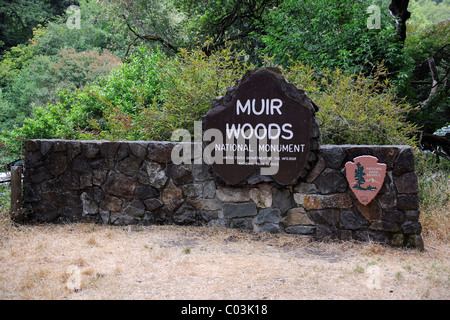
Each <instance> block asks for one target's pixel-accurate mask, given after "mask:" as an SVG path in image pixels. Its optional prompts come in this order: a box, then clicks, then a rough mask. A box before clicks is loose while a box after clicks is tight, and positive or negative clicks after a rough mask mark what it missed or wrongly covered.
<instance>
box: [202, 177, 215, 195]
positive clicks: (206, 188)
mask: <svg viewBox="0 0 450 320" xmlns="http://www.w3.org/2000/svg"><path fill="white" fill-rule="evenodd" d="M202 194H203V195H202V197H203V198H205V199H213V198H214V197H215V196H216V183H215V182H214V181H206V182H204V183H203V191H202Z"/></svg>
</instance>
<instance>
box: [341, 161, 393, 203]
mask: <svg viewBox="0 0 450 320" xmlns="http://www.w3.org/2000/svg"><path fill="white" fill-rule="evenodd" d="M345 172H346V176H347V181H348V183H349V185H350V189H351V190H352V191H353V193H354V194H355V196H356V198H357V199H358V201H359V202H360V203H362V204H363V205H368V204H369V203H370V202H371V201H372V200H373V199H374V198H375V197H376V195H377V194H378V192H380V190H381V187H382V186H383V183H384V177H385V176H386V164H384V163H378V159H377V158H376V157H373V156H360V157H356V158H355V159H353V162H351V161H349V162H347V163H346V164H345Z"/></svg>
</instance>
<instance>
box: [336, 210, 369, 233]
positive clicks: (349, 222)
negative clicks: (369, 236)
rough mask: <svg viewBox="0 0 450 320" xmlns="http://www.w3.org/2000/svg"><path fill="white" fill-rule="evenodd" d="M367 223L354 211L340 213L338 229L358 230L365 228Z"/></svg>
mask: <svg viewBox="0 0 450 320" xmlns="http://www.w3.org/2000/svg"><path fill="white" fill-rule="evenodd" d="M368 225H369V221H367V220H366V218H364V217H363V216H362V215H361V214H360V213H358V212H355V211H343V212H341V221H340V227H341V228H342V229H347V230H358V229H362V228H366V227H367V226H368Z"/></svg>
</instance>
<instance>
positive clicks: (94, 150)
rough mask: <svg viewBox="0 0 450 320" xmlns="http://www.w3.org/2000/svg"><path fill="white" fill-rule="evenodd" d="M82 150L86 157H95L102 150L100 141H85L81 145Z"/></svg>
mask: <svg viewBox="0 0 450 320" xmlns="http://www.w3.org/2000/svg"><path fill="white" fill-rule="evenodd" d="M81 150H82V152H83V156H84V157H85V158H86V159H93V158H95V157H96V156H97V155H98V154H99V152H100V143H98V142H86V141H85V142H84V143H83V144H82V145H81Z"/></svg>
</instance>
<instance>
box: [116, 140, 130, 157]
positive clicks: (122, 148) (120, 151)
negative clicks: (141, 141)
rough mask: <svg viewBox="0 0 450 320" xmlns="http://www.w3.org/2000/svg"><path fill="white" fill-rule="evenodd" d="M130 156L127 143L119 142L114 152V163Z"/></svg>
mask: <svg viewBox="0 0 450 320" xmlns="http://www.w3.org/2000/svg"><path fill="white" fill-rule="evenodd" d="M129 155H131V149H130V145H129V144H128V143H127V142H119V147H118V148H117V152H116V161H121V160H122V159H125V158H126V157H128V156H129Z"/></svg>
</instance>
